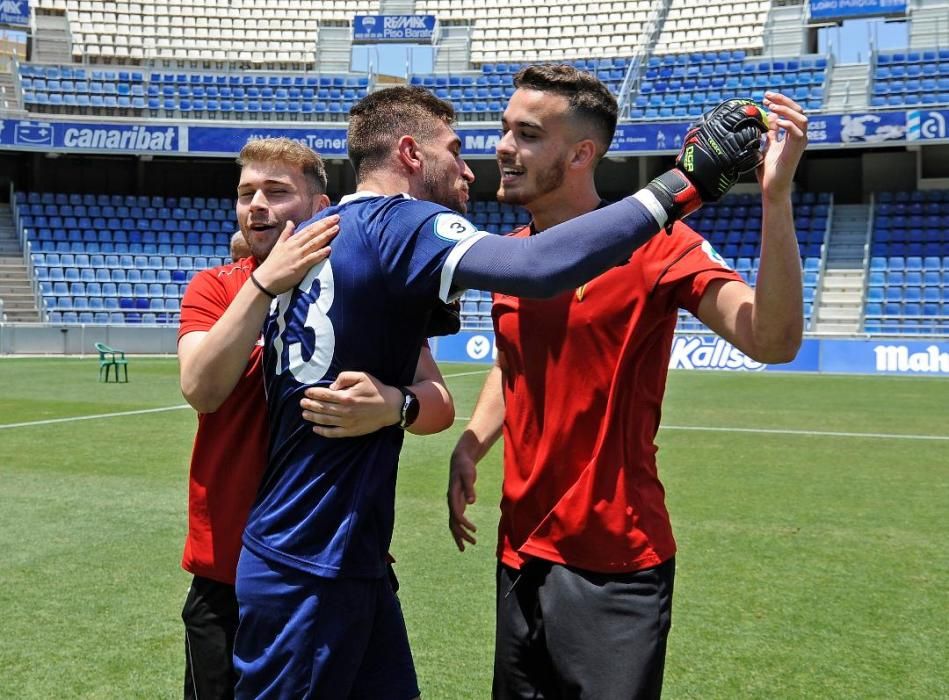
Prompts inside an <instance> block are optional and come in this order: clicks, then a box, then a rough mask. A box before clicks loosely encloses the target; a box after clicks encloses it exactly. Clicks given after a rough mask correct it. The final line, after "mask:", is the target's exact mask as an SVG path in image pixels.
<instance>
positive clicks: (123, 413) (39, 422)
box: [0, 404, 191, 430]
mask: <svg viewBox="0 0 949 700" xmlns="http://www.w3.org/2000/svg"><path fill="white" fill-rule="evenodd" d="M182 408H191V406H189V405H188V404H181V405H180V406H165V407H163V408H144V409H141V410H139V411H119V412H117V413H94V414H92V415H89V416H71V417H69V418H50V419H49V420H31V421H27V422H26V423H6V424H0V430H4V429H6V428H27V427H29V426H33V425H51V424H53V423H72V422H73V421H77V420H95V419H96V418H117V417H119V416H137V415H141V414H142V413H161V412H162V411H178V410H180V409H182Z"/></svg>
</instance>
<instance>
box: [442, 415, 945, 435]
mask: <svg viewBox="0 0 949 700" xmlns="http://www.w3.org/2000/svg"><path fill="white" fill-rule="evenodd" d="M467 420H471V418H470V417H469V416H455V422H458V421H467ZM659 429H660V430H694V431H704V432H709V433H766V434H771V435H805V436H807V437H849V438H878V439H883V440H949V435H910V434H906V433H902V434H901V433H844V432H835V431H830V430H790V429H782V428H717V427H712V426H704V425H660V426H659Z"/></svg>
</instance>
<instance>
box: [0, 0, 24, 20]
mask: <svg viewBox="0 0 949 700" xmlns="http://www.w3.org/2000/svg"><path fill="white" fill-rule="evenodd" d="M29 23H30V5H29V3H28V2H27V0H0V24H11V25H15V26H26V25H28V24H29Z"/></svg>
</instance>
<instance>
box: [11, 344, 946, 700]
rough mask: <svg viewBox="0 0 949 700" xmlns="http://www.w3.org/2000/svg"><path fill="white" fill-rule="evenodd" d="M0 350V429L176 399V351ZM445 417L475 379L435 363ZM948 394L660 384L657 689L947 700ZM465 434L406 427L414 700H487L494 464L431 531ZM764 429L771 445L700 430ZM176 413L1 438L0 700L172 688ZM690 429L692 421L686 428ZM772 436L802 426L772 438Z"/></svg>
mask: <svg viewBox="0 0 949 700" xmlns="http://www.w3.org/2000/svg"><path fill="white" fill-rule="evenodd" d="M96 369H97V365H96V361H95V360H92V359H19V358H17V359H3V360H0V387H2V390H0V424H5V425H10V424H14V423H25V422H33V421H45V420H54V419H59V418H69V417H80V416H90V415H96V414H104V413H116V412H122V411H137V410H141V409H148V408H161V407H169V406H176V405H180V404H182V403H183V401H182V399H181V396H180V394H179V392H178V388H177V365H176V363H175V362H174V360H172V359H145V358H132V359H131V361H130V368H129V376H130V380H131V382H130V383H129V384H128V385H115V384H109V385H105V384H100V383H98V382H97V381H96ZM443 371H444V372H445V374H446V375H454V376H450V378H449V380H448V381H449V385H450V387H451V388H452V390H453V392H454V394H455V397H456V403H457V409H458V415H459V416H469V415H470V413H471V409H472V407H473V404H474V401H475V398H476V396H477V392H478V389H479V388H480V384H481V380H482V378H483V373H482V372H480V371H479V367H477V366H472V365H445V366H444V367H443ZM947 419H949V381H946V380H944V379H914V378H895V377H892V378H891V377H880V378H868V377H841V376H811V375H789V374H784V375H782V374H729V373H711V372H710V373H702V372H675V373H673V374H672V375H671V376H670V380H669V388H668V392H667V399H666V403H665V410H664V413H663V425H664V426H667V427H665V428H664V429H663V430H662V431H661V432H660V435H659V440H658V442H659V445H660V453H659V459H660V465H661V466H660V473H661V475H662V477H663V480H664V483H665V485H666V489H667V496H668V504H669V508H670V511H671V513H672V517H673V524H674V527H675V532H676V535H677V540H678V543H679V555H678V570H677V577H676V595H675V604H674V608H673V630H672V636H671V638H670V645H669V653H668V661H667V665H666V692H665V696H666V697H668V698H673V699H675V698H702V699H706V698H860V699H864V698H944V697H947V696H949V635H947V634H946V623H947V620H949V586H947V583H946V582H947V580H949V545H947V541H949V537H947V535H949V527H947V513H949V510H947V504H949V440H946V439H942V440H938V439H897V438H893V437H859V436H857V437H854V436H841V435H830V434H824V435H821V434H814V431H818V432H825V433H831V432H840V433H882V434H900V435H918V436H942V437H943V438H945V437H949V420H947ZM463 425H464V422H463V421H459V422H458V423H456V425H455V427H454V428H453V429H451V430H449V431H447V432H445V433H443V434H442V435H439V436H434V437H427V438H416V437H410V438H409V439H408V440H407V442H406V447H405V450H404V452H403V459H402V465H401V470H400V477H399V490H398V504H397V523H396V532H395V539H394V542H393V552H394V554H395V556H396V557H397V559H398V564H397V565H396V570H397V572H398V575H399V577H400V580H401V582H402V591H401V596H402V600H403V605H404V608H405V615H406V620H407V624H408V627H409V633H410V636H411V639H412V644H413V649H414V653H415V657H416V664H417V667H418V672H419V677H420V682H421V685H422V689H423V696H424V697H425V698H429V699H439V700H440V699H443V698H444V699H447V700H458V699H462V698H475V699H482V698H488V697H489V696H490V678H491V653H492V643H493V609H494V603H493V577H494V529H495V526H496V523H497V500H498V492H499V491H498V489H499V476H500V462H499V455H500V450H499V449H495V450H494V452H493V453H492V454H491V455H490V456H489V457H488V458H487V459H486V460H485V462H484V463H483V464H482V467H481V473H480V479H479V482H478V493H479V501H478V503H477V504H475V505H474V506H473V507H472V508H471V509H470V511H469V512H470V515H471V517H472V519H473V520H474V521H475V522H476V523H477V524H478V525H479V528H480V531H479V544H478V545H477V546H476V547H474V548H469V550H468V551H467V552H465V553H464V554H459V553H458V552H457V551H456V550H455V547H454V544H453V542H452V541H451V538H450V537H449V534H448V530H447V526H446V523H447V515H446V509H445V504H444V493H445V487H446V483H447V458H448V454H449V452H450V450H451V447H452V446H453V444H454V441H455V438H456V437H457V435H458V433H459V431H460V430H461V428H462V426H463ZM716 427H717V428H723V429H729V428H757V429H763V430H765V431H772V432H735V431H731V430H721V431H710V430H705V429H707V428H716ZM194 428H195V417H194V414H193V413H192V412H191V411H190V410H188V409H184V410H171V411H164V412H154V413H140V414H134V415H127V416H117V417H108V418H94V419H90V420H74V421H67V422H53V423H45V424H35V425H28V426H22V427H10V428H0V552H2V555H0V621H2V622H0V631H2V632H0V698H17V699H20V698H122V699H125V698H148V699H152V698H175V697H180V696H181V679H182V654H183V643H182V630H181V621H180V617H179V614H180V610H181V605H182V602H183V600H184V596H185V593H186V590H187V587H188V581H189V577H188V575H187V574H185V573H184V572H183V571H182V570H181V569H180V568H179V561H180V554H181V545H182V538H183V535H184V531H185V507H186V494H185V488H186V483H187V482H186V477H187V465H188V457H189V453H190V449H191V441H192V438H193V433H194ZM696 428H701V429H696ZM778 431H802V432H800V433H794V432H778Z"/></svg>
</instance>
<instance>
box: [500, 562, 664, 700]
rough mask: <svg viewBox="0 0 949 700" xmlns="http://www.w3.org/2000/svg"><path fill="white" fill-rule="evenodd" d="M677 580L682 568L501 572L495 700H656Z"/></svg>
mask: <svg viewBox="0 0 949 700" xmlns="http://www.w3.org/2000/svg"><path fill="white" fill-rule="evenodd" d="M674 575H675V560H674V559H670V560H668V561H666V562H664V563H663V564H661V565H659V566H657V567H655V568H652V569H644V570H642V571H636V572H633V573H623V574H600V573H593V572H589V571H582V570H580V569H575V568H571V567H568V566H563V565H561V564H552V563H551V562H545V561H541V560H534V561H532V562H530V563H529V564H527V565H526V566H525V567H524V568H523V569H521V570H520V571H518V570H516V569H511V568H510V567H507V566H504V565H503V564H501V565H499V566H498V572H497V589H498V590H497V637H496V640H495V647H494V686H493V697H494V698H496V700H510V699H513V698H532V699H533V700H539V699H546V700H551V699H552V698H596V699H597V700H611V699H612V698H616V700H633V699H635V700H640V699H645V698H658V697H659V696H660V695H661V693H662V674H663V669H664V666H665V656H666V639H667V638H668V636H669V628H670V626H671V622H672V586H673V579H674Z"/></svg>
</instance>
